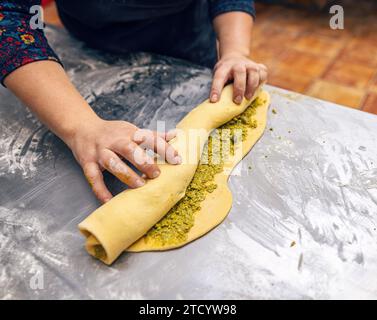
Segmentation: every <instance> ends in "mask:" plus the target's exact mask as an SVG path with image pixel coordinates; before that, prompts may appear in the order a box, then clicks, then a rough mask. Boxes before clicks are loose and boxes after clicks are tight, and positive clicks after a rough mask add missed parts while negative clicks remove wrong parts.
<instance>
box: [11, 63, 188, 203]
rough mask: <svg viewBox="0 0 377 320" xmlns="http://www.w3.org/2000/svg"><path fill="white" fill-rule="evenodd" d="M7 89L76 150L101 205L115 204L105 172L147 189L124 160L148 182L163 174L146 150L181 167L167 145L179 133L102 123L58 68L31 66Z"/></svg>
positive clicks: (14, 74) (16, 74)
mask: <svg viewBox="0 0 377 320" xmlns="http://www.w3.org/2000/svg"><path fill="white" fill-rule="evenodd" d="M5 85H6V86H7V87H8V88H9V89H10V90H12V92H13V93H14V94H15V95H16V96H17V97H19V98H20V99H21V100H22V101H23V102H24V104H25V105H27V106H28V108H29V109H30V110H31V111H32V112H33V113H34V114H35V115H36V116H37V117H38V118H39V119H40V120H41V121H42V122H43V123H44V124H46V125H47V126H48V127H49V128H50V130H51V131H53V132H54V133H55V134H56V135H57V136H59V137H60V138H61V139H62V140H63V141H64V142H65V143H66V144H67V145H68V146H69V147H70V148H71V150H72V152H73V154H74V156H75V158H76V159H77V161H78V162H79V164H80V165H81V167H82V168H83V170H84V174H85V176H86V178H87V179H88V181H89V184H90V185H91V187H92V189H93V191H94V193H95V195H96V196H97V198H98V199H99V200H100V201H102V202H106V201H108V200H110V199H111V198H112V195H111V193H110V191H109V190H108V189H107V187H106V185H105V183H104V181H103V176H102V171H103V170H108V171H110V172H111V173H112V174H113V175H115V176H116V177H117V178H118V179H120V180H121V181H123V182H124V183H125V184H127V185H128V186H130V187H131V188H136V187H140V186H142V185H143V184H144V183H145V180H144V178H143V177H141V176H139V175H138V174H137V173H136V172H135V171H134V170H132V169H131V168H130V167H129V166H128V165H127V164H126V163H125V162H124V161H123V160H122V158H124V159H127V160H128V161H130V162H131V163H132V164H134V166H135V167H136V168H137V169H138V170H139V171H140V172H141V173H142V174H145V176H146V177H148V178H155V177H157V176H158V175H159V174H160V170H159V168H158V166H157V165H156V164H155V163H154V162H153V159H152V158H151V157H150V156H148V155H147V154H146V153H145V151H144V150H143V148H142V146H143V147H146V148H149V149H151V150H154V151H156V153H157V154H159V155H160V156H162V157H163V159H164V160H166V161H167V162H168V163H171V164H178V163H180V162H181V159H180V157H179V156H178V154H177V152H176V151H175V150H174V149H173V147H172V146H170V145H169V144H168V143H167V142H168V141H169V140H170V139H172V138H173V136H174V133H173V134H172V133H170V134H165V133H163V134H158V133H156V132H152V131H150V130H142V129H139V128H137V127H136V126H134V125H133V124H131V123H129V122H126V121H106V120H103V119H101V118H99V117H98V116H97V115H96V113H95V112H94V111H93V109H92V108H91V107H90V106H89V104H88V103H87V102H86V101H85V100H84V98H83V97H82V96H81V94H80V93H79V92H78V91H77V90H76V88H75V87H74V86H73V84H72V83H71V81H70V80H69V78H68V77H67V75H66V73H65V72H64V70H63V68H62V67H61V66H60V64H58V63H56V62H53V61H36V62H33V63H28V64H26V65H24V66H22V67H20V68H18V69H16V70H14V71H13V72H12V73H10V74H9V75H8V76H7V77H6V78H5Z"/></svg>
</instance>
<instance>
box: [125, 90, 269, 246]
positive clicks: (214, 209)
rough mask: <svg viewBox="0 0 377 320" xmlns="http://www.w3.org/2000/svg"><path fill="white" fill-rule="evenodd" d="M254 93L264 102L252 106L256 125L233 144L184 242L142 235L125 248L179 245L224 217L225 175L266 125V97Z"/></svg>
mask: <svg viewBox="0 0 377 320" xmlns="http://www.w3.org/2000/svg"><path fill="white" fill-rule="evenodd" d="M258 96H259V98H260V99H261V100H263V101H264V103H263V105H260V106H258V108H257V109H256V114H255V115H253V119H256V120H257V124H258V125H257V127H256V128H250V129H248V134H247V137H246V139H245V141H243V142H242V143H240V144H238V145H236V147H237V149H238V151H239V152H240V153H238V152H237V151H236V152H235V155H234V156H233V157H231V158H230V159H228V161H227V162H226V163H225V165H224V170H223V172H221V173H219V174H217V175H216V176H215V180H214V182H215V183H216V184H217V188H216V189H215V190H214V191H213V192H211V193H208V194H207V196H206V198H205V200H204V201H202V202H201V204H200V206H201V209H200V211H198V212H196V213H195V223H194V226H193V227H192V228H191V229H190V231H189V233H188V236H187V239H186V241H184V242H182V243H179V244H172V245H161V244H159V243H156V242H153V241H151V240H149V241H148V242H146V239H145V237H142V238H140V239H139V240H138V241H136V242H135V243H134V244H133V245H131V246H130V247H129V248H127V249H126V251H128V252H141V251H161V250H169V249H174V248H179V247H182V246H184V245H186V244H188V243H189V242H191V241H194V240H195V239H197V238H200V237H201V236H203V235H204V234H206V233H208V232H209V231H211V230H212V229H213V228H215V227H216V226H218V225H219V224H220V223H221V222H222V221H223V220H224V219H225V218H226V217H227V215H228V213H229V211H230V209H231V207H232V203H233V200H232V192H231V191H230V190H229V188H228V179H229V176H230V174H231V172H232V170H233V169H234V167H235V166H236V165H237V164H238V163H239V162H240V160H241V159H242V158H243V157H244V156H246V154H247V153H248V152H249V151H250V150H251V148H252V147H253V146H254V144H255V143H256V142H257V141H258V140H259V138H260V137H261V136H262V134H263V132H264V130H265V128H266V123H267V111H268V106H269V104H270V96H269V94H268V93H267V92H266V91H261V93H260V94H259V95H258ZM238 155H240V156H241V158H240V157H239V156H238Z"/></svg>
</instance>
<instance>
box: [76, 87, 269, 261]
mask: <svg viewBox="0 0 377 320" xmlns="http://www.w3.org/2000/svg"><path fill="white" fill-rule="evenodd" d="M257 94H258V95H259V96H260V97H261V98H262V99H263V100H264V101H265V103H264V104H263V105H262V106H259V107H258V108H257V110H256V112H257V113H256V115H255V119H257V122H258V126H257V128H255V129H250V132H249V134H248V135H247V139H246V140H245V141H243V142H242V154H243V155H245V154H246V153H247V152H248V151H250V149H251V148H252V146H253V145H254V144H255V143H256V141H257V140H258V139H259V138H260V136H261V135H262V133H263V130H264V128H265V125H266V119H267V108H268V105H269V95H268V93H267V92H265V91H262V90H261V89H260V90H258V91H257V93H256V95H257ZM256 95H255V96H254V97H253V99H251V100H246V99H244V100H243V101H242V103H241V104H240V105H236V104H235V103H234V102H233V101H232V86H231V85H229V86H227V87H226V88H225V89H224V90H223V93H222V95H221V100H220V101H219V102H217V103H209V101H208V100H206V101H204V102H203V103H201V104H200V105H198V106H197V107H196V108H195V109H193V110H192V111H191V112H190V113H189V114H187V115H186V116H185V117H184V118H183V119H182V120H181V121H180V122H179V123H178V125H177V129H179V130H178V135H177V137H176V138H175V139H173V141H171V144H172V145H173V146H174V147H175V148H176V149H177V151H178V152H179V154H180V155H181V156H182V158H183V164H181V165H178V166H177V165H170V164H161V165H160V169H161V174H160V176H159V177H158V178H157V179H153V180H148V182H147V183H146V184H145V185H144V186H143V187H141V188H138V189H128V190H126V191H124V192H122V193H120V194H118V195H117V196H116V197H114V198H113V199H112V200H111V201H109V202H107V203H106V204H104V205H103V206H101V207H100V208H98V209H97V210H95V211H94V212H93V213H92V214H91V215H89V216H88V217H87V218H86V219H85V220H84V221H82V222H81V223H80V224H79V229H80V231H81V232H82V233H83V234H84V235H85V237H86V238H87V239H86V249H87V251H88V252H89V254H91V255H93V256H95V257H97V258H99V259H100V260H102V261H103V262H104V263H106V264H111V263H112V262H113V261H114V260H115V259H116V258H117V257H118V256H119V255H120V254H121V253H122V252H123V251H125V250H126V251H145V250H166V249H171V248H174V247H179V246H182V245H184V244H186V243H188V242H190V241H192V240H195V239H196V238H198V237H200V236H202V235H203V234H205V233H207V232H208V231H210V230H211V229H213V228H214V227H215V226H217V225H218V224H220V223H221V221H223V220H224V219H225V217H226V215H227V214H228V212H229V210H230V208H231V205H232V194H231V192H230V191H229V189H228V186H227V180H228V176H229V172H230V169H232V168H233V167H234V166H235V165H236V164H237V162H238V161H239V159H236V160H237V161H235V159H230V161H228V162H227V163H226V169H229V170H226V171H224V172H223V173H220V174H218V175H216V177H215V182H216V183H217V185H218V187H217V189H215V191H214V192H212V193H211V194H209V195H208V196H207V197H206V199H205V200H204V201H203V202H202V205H201V207H202V208H201V210H200V212H198V213H196V215H195V223H194V226H193V227H192V228H191V230H190V232H189V234H188V239H187V241H186V242H185V243H182V244H180V245H174V246H165V247H159V246H156V245H151V244H149V245H148V243H146V242H145V241H144V240H143V238H142V237H143V236H144V235H145V234H146V233H147V231H148V230H149V229H150V228H151V227H153V226H154V225H155V224H156V223H157V222H158V221H159V220H161V219H162V218H163V217H164V215H165V214H166V213H167V212H168V211H169V210H170V209H171V208H172V207H173V206H174V205H175V204H176V203H177V202H178V201H179V200H180V199H182V198H183V196H184V195H185V190H186V188H187V186H188V185H189V183H190V181H191V179H192V177H193V176H194V174H195V171H196V168H197V165H198V163H199V160H200V157H201V153H202V150H203V147H204V144H205V143H206V141H207V139H208V135H209V133H210V132H211V131H212V130H213V129H215V128H217V127H219V126H221V125H223V124H224V123H226V122H228V121H229V120H231V119H232V118H234V117H236V116H237V115H239V114H241V113H242V112H243V111H245V109H246V108H247V107H248V106H249V105H250V103H251V101H252V100H254V98H255V97H256ZM190 129H203V130H195V132H194V137H195V139H194V141H196V143H192V141H193V140H192V138H193V132H192V130H191V131H190V143H188V142H187V140H186V137H188V136H189V134H188V132H189V130H190ZM194 151H196V152H194ZM193 154H195V157H194V159H193V158H192V155H193ZM188 155H189V156H188ZM189 157H190V162H189V163H186V162H187V161H188V158H189ZM139 239H140V240H139ZM138 240H139V241H138Z"/></svg>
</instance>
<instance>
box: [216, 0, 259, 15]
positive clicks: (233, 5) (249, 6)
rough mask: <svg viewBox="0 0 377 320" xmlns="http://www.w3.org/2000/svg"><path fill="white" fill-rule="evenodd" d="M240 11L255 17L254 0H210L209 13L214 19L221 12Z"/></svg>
mask: <svg viewBox="0 0 377 320" xmlns="http://www.w3.org/2000/svg"><path fill="white" fill-rule="evenodd" d="M231 11H242V12H246V13H248V14H250V15H251V16H253V17H254V18H255V7H254V1H252V0H249V1H248V0H210V15H211V18H212V19H214V18H215V17H216V16H218V15H219V14H221V13H226V12H231Z"/></svg>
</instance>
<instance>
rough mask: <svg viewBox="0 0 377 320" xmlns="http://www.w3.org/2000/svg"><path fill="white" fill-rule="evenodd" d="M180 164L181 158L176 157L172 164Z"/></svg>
mask: <svg viewBox="0 0 377 320" xmlns="http://www.w3.org/2000/svg"><path fill="white" fill-rule="evenodd" d="M181 163H182V158H181V156H176V157H174V159H173V164H181Z"/></svg>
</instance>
